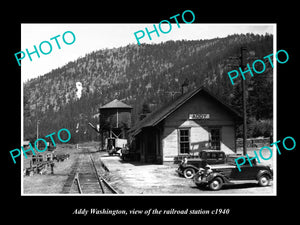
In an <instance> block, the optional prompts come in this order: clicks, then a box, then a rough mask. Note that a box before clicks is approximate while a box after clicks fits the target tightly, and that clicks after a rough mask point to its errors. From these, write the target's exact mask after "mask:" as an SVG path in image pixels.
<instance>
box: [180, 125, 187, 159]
mask: <svg viewBox="0 0 300 225" xmlns="http://www.w3.org/2000/svg"><path fill="white" fill-rule="evenodd" d="M179 148H180V149H179V154H188V153H189V152H190V130H189V129H180V130H179Z"/></svg>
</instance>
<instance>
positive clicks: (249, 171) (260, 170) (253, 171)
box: [193, 159, 273, 191]
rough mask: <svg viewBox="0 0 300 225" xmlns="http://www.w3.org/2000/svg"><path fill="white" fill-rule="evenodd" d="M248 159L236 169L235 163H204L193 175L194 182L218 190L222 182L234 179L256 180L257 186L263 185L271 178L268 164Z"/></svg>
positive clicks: (230, 181)
mask: <svg viewBox="0 0 300 225" xmlns="http://www.w3.org/2000/svg"><path fill="white" fill-rule="evenodd" d="M251 163H252V166H251V165H250V164H249V162H248V161H246V163H245V164H244V165H242V166H240V168H241V171H239V170H238V168H237V166H236V164H233V163H232V164H220V165H206V167H205V168H204V169H203V168H202V169H200V170H199V171H198V173H197V174H195V176H194V179H193V180H194V182H195V184H196V185H197V186H198V187H205V186H208V187H209V188H210V189H211V190H214V191H217V190H220V189H221V188H222V186H223V184H230V183H233V182H232V181H234V180H257V181H258V184H259V186H262V187H265V186H268V185H269V184H270V180H271V179H273V171H272V169H271V168H270V167H269V166H266V165H257V162H256V159H253V160H252V161H251Z"/></svg>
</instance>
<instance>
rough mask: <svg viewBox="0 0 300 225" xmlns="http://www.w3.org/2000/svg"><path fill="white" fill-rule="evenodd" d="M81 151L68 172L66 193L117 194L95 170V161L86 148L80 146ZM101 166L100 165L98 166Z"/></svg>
mask: <svg viewBox="0 0 300 225" xmlns="http://www.w3.org/2000/svg"><path fill="white" fill-rule="evenodd" d="M82 150H83V152H82V154H80V156H79V159H78V160H77V161H76V162H75V166H74V168H73V170H72V172H71V174H70V176H71V177H72V178H70V179H69V180H72V183H71V185H67V187H69V186H71V187H70V188H69V190H64V191H63V193H64V192H68V193H80V194H118V192H117V191H116V190H115V189H114V188H113V187H112V186H111V185H110V184H109V183H108V182H107V181H106V180H105V178H104V177H103V176H102V175H101V174H100V173H99V172H98V171H97V167H96V163H95V161H94V158H93V156H92V154H91V152H90V151H89V149H88V148H82ZM99 167H100V168H101V166H99Z"/></svg>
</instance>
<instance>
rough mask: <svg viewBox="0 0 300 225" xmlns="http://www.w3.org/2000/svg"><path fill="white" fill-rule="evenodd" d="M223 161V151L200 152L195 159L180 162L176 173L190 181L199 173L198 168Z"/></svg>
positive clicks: (224, 158)
mask: <svg viewBox="0 0 300 225" xmlns="http://www.w3.org/2000/svg"><path fill="white" fill-rule="evenodd" d="M225 160H226V157H225V153H224V152H223V151H219V150H202V151H201V152H199V155H198V157H197V158H188V157H185V158H184V159H183V160H182V161H181V163H180V165H179V167H178V169H177V170H176V171H177V173H178V174H179V175H182V176H184V177H185V178H189V179H191V178H193V177H194V175H195V174H196V173H197V172H198V171H199V168H204V167H205V166H206V165H207V164H221V163H225Z"/></svg>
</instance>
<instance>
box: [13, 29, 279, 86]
mask: <svg viewBox="0 0 300 225" xmlns="http://www.w3.org/2000/svg"><path fill="white" fill-rule="evenodd" d="M155 25H156V27H158V24H155ZM171 25H172V29H171V31H170V32H169V33H167V34H163V33H161V32H160V31H159V34H160V37H157V35H156V33H152V34H151V37H152V40H149V38H148V36H147V34H145V36H144V38H142V39H140V42H141V43H147V44H155V43H161V42H165V41H169V40H174V41H175V40H183V39H184V40H200V39H212V38H216V37H220V38H221V37H226V36H228V35H232V34H246V33H254V34H266V33H269V34H273V35H274V34H275V33H274V32H276V25H275V24H199V23H192V24H185V23H180V28H178V26H177V24H176V23H172V24H171ZM168 26H169V25H168V24H163V25H162V30H165V31H167V30H168V29H169V27H168ZM145 27H147V28H148V30H149V31H151V30H153V24H142V23H140V24H113V23H110V24H59V23H57V24H41V23H39V24H24V23H23V24H21V49H20V51H23V52H25V53H26V49H28V51H29V52H33V51H34V45H35V46H36V48H37V49H38V51H39V55H40V57H39V58H38V56H37V54H36V53H33V54H31V58H32V61H30V59H29V57H28V55H27V54H26V56H25V58H24V59H23V60H21V76H22V82H24V81H27V80H28V79H31V78H35V77H37V76H40V75H44V74H46V73H48V72H50V71H51V70H52V69H56V68H59V67H62V66H64V65H65V64H67V63H68V62H70V61H74V60H76V59H78V58H79V57H84V56H85V55H86V54H88V53H90V52H92V51H97V50H100V49H105V48H117V47H121V46H126V45H128V44H136V45H138V43H137V40H136V38H135V36H134V33H135V32H137V31H139V30H143V31H144V32H145V33H146V31H145ZM66 31H71V32H73V33H74V35H75V41H74V43H73V44H70V45H67V44H65V43H64V42H63V40H62V36H63V34H64V33H65V32H66ZM58 35H60V36H59V37H57V39H56V40H57V41H58V43H59V45H60V47H61V48H60V49H58V46H57V44H56V41H55V39H53V40H50V39H51V38H53V37H55V36H58ZM138 35H140V33H139V34H138ZM65 40H66V42H71V41H72V36H71V34H70V33H66V35H65ZM43 41H48V42H50V44H51V46H52V51H51V52H50V53H49V54H48V55H44V54H42V53H41V52H40V50H39V46H40V43H41V42H43ZM41 46H42V50H43V51H44V52H48V51H49V50H50V49H49V46H48V44H47V43H43V44H42V45H41ZM18 57H21V55H20V54H19V55H18ZM16 64H17V65H18V62H17V60H16Z"/></svg>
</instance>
